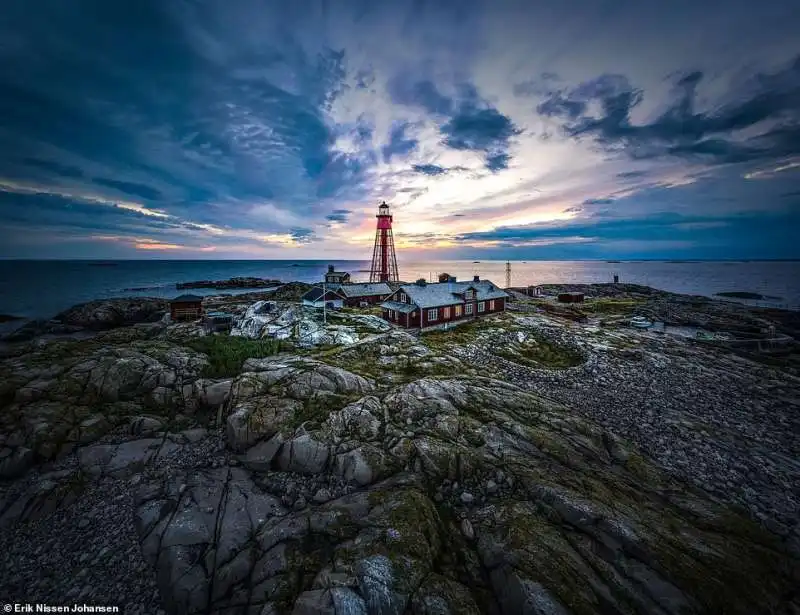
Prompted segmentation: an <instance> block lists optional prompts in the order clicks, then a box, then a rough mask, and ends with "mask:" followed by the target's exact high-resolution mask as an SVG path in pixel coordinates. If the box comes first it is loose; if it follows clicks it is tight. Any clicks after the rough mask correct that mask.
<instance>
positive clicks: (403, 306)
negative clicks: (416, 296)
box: [381, 301, 417, 312]
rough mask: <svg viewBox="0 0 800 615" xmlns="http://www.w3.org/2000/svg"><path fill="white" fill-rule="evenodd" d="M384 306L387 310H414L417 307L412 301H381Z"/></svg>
mask: <svg viewBox="0 0 800 615" xmlns="http://www.w3.org/2000/svg"><path fill="white" fill-rule="evenodd" d="M381 307H382V308H386V309H387V310H394V311H396V312H413V311H414V310H416V309H417V306H416V305H413V304H411V303H400V302H399V301H384V302H383V303H381Z"/></svg>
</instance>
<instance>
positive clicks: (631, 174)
mask: <svg viewBox="0 0 800 615" xmlns="http://www.w3.org/2000/svg"><path fill="white" fill-rule="evenodd" d="M646 176H647V171H622V172H621V173H617V177H618V178H619V179H637V178H639V177H646Z"/></svg>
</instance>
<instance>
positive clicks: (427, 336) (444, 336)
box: [420, 314, 519, 350]
mask: <svg viewBox="0 0 800 615" xmlns="http://www.w3.org/2000/svg"><path fill="white" fill-rule="evenodd" d="M518 328H519V327H518V326H517V325H516V324H515V323H514V318H513V317H509V316H507V315H505V314H502V315H497V316H485V317H481V318H478V319H476V320H473V321H472V322H467V323H464V324H460V325H458V326H455V327H453V328H452V329H448V330H447V331H441V330H436V331H428V332H423V333H422V335H421V336H420V340H421V341H422V342H423V343H424V344H425V345H426V346H428V348H431V349H433V350H447V349H449V348H450V347H452V346H463V345H466V344H469V343H471V342H474V341H475V340H476V339H477V338H478V337H479V335H480V334H481V332H484V331H487V330H490V329H506V330H511V329H518Z"/></svg>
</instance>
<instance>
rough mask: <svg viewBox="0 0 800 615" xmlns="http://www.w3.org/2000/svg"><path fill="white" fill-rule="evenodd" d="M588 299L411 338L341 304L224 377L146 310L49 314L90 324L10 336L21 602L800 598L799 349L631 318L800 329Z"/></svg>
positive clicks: (152, 606)
mask: <svg viewBox="0 0 800 615" xmlns="http://www.w3.org/2000/svg"><path fill="white" fill-rule="evenodd" d="M593 286H597V287H598V288H596V289H593V295H594V296H595V297H597V298H598V299H597V300H596V301H594V300H593V301H589V302H588V303H587V305H586V306H584V307H583V308H582V309H584V310H585V311H586V312H587V314H588V315H589V318H588V321H587V322H582V323H581V322H574V321H573V320H570V319H569V318H564V317H559V316H558V315H554V314H548V313H547V312H545V311H542V309H541V307H540V306H538V305H537V301H534V300H531V301H527V300H519V301H516V302H514V304H513V310H512V311H509V312H508V313H506V314H504V315H500V316H498V317H493V318H491V319H486V320H484V321H480V322H478V323H475V324H473V325H466V326H463V327H459V328H457V329H455V330H452V331H449V332H446V333H436V334H426V335H423V336H422V337H415V336H412V335H409V334H407V333H405V332H401V331H388V332H387V331H385V330H380V329H370V328H369V327H368V326H367V325H368V323H369V320H368V319H367V320H357V321H356V320H352V319H357V318H361V317H360V316H358V315H357V314H353V315H350V314H348V313H346V312H345V313H343V314H342V315H341V317H340V318H341V319H343V320H342V322H344V323H349V322H351V321H352V322H353V323H356V322H357V323H358V325H357V329H358V330H359V331H360V332H361V333H360V334H359V342H358V343H356V344H352V345H333V346H331V345H326V346H321V347H318V348H317V347H311V348H307V347H300V346H298V347H296V348H291V344H292V341H291V340H289V341H288V342H287V343H289V348H291V349H289V350H287V349H286V347H283V346H281V347H280V350H281V354H278V355H275V356H260V357H250V358H244V359H243V361H242V363H241V368H240V369H238V370H236V373H235V374H233V375H232V376H230V377H225V378H209V377H207V375H206V374H207V373H209V365H210V364H211V363H212V362H214V361H215V360H217V358H215V357H214V356H212V355H210V354H204V353H202V352H199V351H197V350H195V348H196V347H199V346H197V345H196V344H195V343H194V342H193V341H192V340H196V339H197V336H201V335H203V332H202V330H201V329H200V328H198V327H193V326H191V325H183V324H169V323H167V322H164V321H163V320H162V319H161V314H160V313H161V312H163V311H164V310H165V306H164V305H163V304H158V303H157V301H158V300H126V301H127V302H118V303H115V302H114V301H111V302H95V303H93V304H86V305H84V306H76V308H73V309H71V310H68V311H66V312H64V313H63V314H61V315H59V318H58V320H59V322H57V323H56V322H51V324H50V327H51V328H52V327H55V326H56V325H58V326H60V327H65V328H74V331H73V333H75V332H80V331H83V332H85V333H87V334H90V335H91V337H88V338H87V339H80V340H76V339H67V338H66V337H65V338H64V339H49V338H47V339H46V338H45V337H43V334H42V332H41V331H42V329H41V328H40V329H36V330H35V331H34V332H33V334H32V335H31V336H30V337H27V338H25V336H21V337H18V338H15V339H16V341H15V340H14V339H12V340H11V341H10V342H7V344H8V348H6V349H5V350H4V356H3V358H0V371H2V373H3V374H4V378H3V379H2V380H0V476H2V480H1V481H0V574H2V578H3V579H4V583H3V585H4V588H5V589H7V591H6V592H5V594H6V595H7V596H8V599H9V601H10V602H43V603H65V602H67V603H71V601H76V602H85V603H92V602H94V603H104V602H107V601H108V600H109V596H113V597H114V598H113V599H114V601H115V602H118V603H119V604H120V605H121V606H123V612H125V613H170V614H172V613H218V614H223V613H225V614H234V613H247V614H248V615H249V614H251V613H255V614H263V615H268V614H273V613H274V614H277V613H296V614H298V615H303V614H306V613H308V614H310V613H330V614H343V613H346V614H348V615H358V614H367V613H431V614H433V613H453V614H456V613H458V614H460V613H497V614H512V613H514V614H516V613H532V614H541V613H555V614H570V613H574V614H576V615H580V614H584V613H611V612H613V613H630V614H640V613H653V614H658V615H663V614H667V613H675V614H676V615H677V614H678V613H709V614H711V613H721V612H726V613H741V614H742V615H745V614H748V615H749V614H751V613H786V614H792V613H797V612H798V609H800V596H798V594H797V592H796V588H797V587H798V586H799V585H800V566H799V564H800V523H799V522H798V521H799V520H800V461H798V459H799V458H800V370H798V363H797V360H796V355H797V349H796V346H795V349H794V350H790V352H791V354H790V355H789V356H786V357H783V358H782V359H780V361H778V360H775V359H770V360H767V359H765V360H764V361H761V360H754V358H753V357H751V356H744V355H742V354H741V353H734V352H732V351H731V350H730V349H727V348H721V347H715V346H709V345H704V344H700V343H697V342H695V341H694V340H693V339H691V338H688V337H685V336H681V335H677V334H676V335H669V334H667V335H657V334H655V333H652V332H649V331H638V330H634V329H631V328H629V327H625V326H624V317H625V315H628V314H633V313H638V312H643V313H648V314H649V313H664V314H668V315H669V316H670V318H672V319H673V321H674V322H675V325H674V326H675V328H676V330H677V329H680V328H685V327H692V326H697V325H698V324H702V323H706V324H709V323H711V324H712V325H713V324H714V323H717V324H720V323H724V324H725V325H726V326H732V325H736V326H738V327H740V328H742V329H744V328H747V327H761V326H763V327H782V328H783V330H787V331H788V330H791V327H792V326H793V325H792V324H791V323H792V322H793V320H792V317H791V316H790V315H789V316H787V315H783V314H780V315H778V316H776V317H775V318H773V317H772V316H770V315H769V314H768V313H764V312H763V311H757V310H751V309H749V308H747V307H744V306H733V307H731V306H728V305H726V304H724V303H723V302H715V301H713V300H699V299H696V298H695V299H692V298H684V297H678V296H673V295H669V294H668V293H661V292H659V291H651V290H650V289H643V288H642V287H636V288H627V287H626V288H625V289H624V290H622V289H618V290H617V291H616V293H615V292H613V291H612V290H609V289H607V288H606V286H607V285H593ZM590 292H591V291H590ZM251 299H252V298H251ZM291 300H292V299H289V301H291ZM294 300H295V301H296V299H294ZM137 301H141V303H139V304H138V305H137V304H136V303H135V302H137ZM206 301H207V302H208V304H209V305H213V306H214V307H215V309H227V310H230V311H232V312H234V313H237V314H242V315H244V314H245V307H246V304H245V303H243V301H247V299H242V298H241V297H224V296H220V297H215V298H209V299H207V300H206ZM621 317H622V320H620V318H621ZM348 319H351V320H348ZM770 323H772V324H770ZM787 323H788V324H787ZM334 326H341V325H334ZM352 326H356V325H352ZM720 326H721V325H720ZM362 329H363V331H362ZM47 335H52V333H49V334H47ZM64 335H65V336H66V335H68V334H66V333H65V334H64ZM227 339H230V344H231V345H234V344H240V343H241V342H237V341H236V339H235V338H227ZM216 351H217V350H215V352H216Z"/></svg>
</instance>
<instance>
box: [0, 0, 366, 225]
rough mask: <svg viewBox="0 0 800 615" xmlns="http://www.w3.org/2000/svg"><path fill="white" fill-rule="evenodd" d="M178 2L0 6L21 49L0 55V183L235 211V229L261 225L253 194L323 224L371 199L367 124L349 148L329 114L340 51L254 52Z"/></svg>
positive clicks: (6, 30)
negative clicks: (272, 74) (339, 200)
mask: <svg viewBox="0 0 800 615" xmlns="http://www.w3.org/2000/svg"><path fill="white" fill-rule="evenodd" d="M177 8H178V7H177V6H167V3H160V2H154V1H152V0H143V1H142V2H139V3H137V4H136V9H135V10H127V9H126V8H125V7H123V6H122V5H119V6H118V5H116V4H114V3H111V4H109V3H89V4H88V5H86V6H84V7H83V8H82V9H81V10H80V11H77V10H74V9H72V8H68V7H67V6H66V5H64V4H63V3H58V2H46V3H44V4H43V6H42V7H41V12H42V14H37V15H34V14H33V13H31V11H30V10H29V9H26V8H25V7H24V6H23V4H22V3H21V2H13V1H12V2H10V4H9V5H8V6H4V11H5V13H4V21H3V24H2V25H0V37H2V38H4V40H7V41H8V40H13V41H15V42H18V45H7V46H6V47H4V48H2V49H1V50H0V136H2V139H3V141H4V147H3V148H2V151H0V167H2V169H3V173H2V176H1V177H0V179H4V180H7V181H11V182H14V181H19V182H22V181H27V182H30V181H35V182H36V184H37V185H43V186H48V185H58V183H59V182H58V180H59V178H69V179H71V180H80V179H82V178H84V177H85V178H87V179H86V180H85V185H84V186H83V189H82V192H85V193H93V194H105V195H112V196H113V195H115V194H117V193H122V194H125V195H128V198H129V199H133V200H136V201H138V202H141V203H143V204H144V205H151V206H153V207H158V208H163V209H165V210H167V211H168V212H169V213H180V214H181V215H183V214H186V213H187V211H189V210H190V211H191V214H192V215H193V216H194V217H207V216H208V214H209V213H211V212H213V208H216V207H218V206H219V204H220V203H227V205H226V208H225V209H226V212H225V213H226V214H228V215H229V216H230V221H231V223H232V224H233V225H234V226H240V227H247V226H249V225H251V224H252V222H251V221H249V220H247V219H246V218H245V216H244V215H243V214H245V213H246V210H247V208H246V207H244V206H242V205H238V203H245V202H246V201H248V200H250V201H257V200H260V199H271V200H277V201H279V202H281V203H282V204H283V205H284V206H286V207H287V208H289V209H290V210H296V211H303V213H304V215H307V216H308V217H309V218H310V219H315V218H316V219H318V220H321V221H322V220H324V219H325V215H326V214H327V213H329V212H330V211H331V209H330V207H331V205H327V204H326V199H329V198H335V197H341V196H349V197H353V198H357V197H358V196H359V195H360V194H362V192H363V186H362V183H363V177H364V173H365V172H366V171H367V170H368V169H369V168H370V167H371V166H373V165H374V164H375V163H376V160H375V157H374V155H373V154H371V152H370V151H369V150H370V149H371V145H370V144H369V140H370V138H371V127H370V126H369V125H366V124H363V123H359V124H358V125H356V126H355V127H354V128H353V131H354V141H355V142H356V143H358V144H359V147H361V148H362V149H361V150H360V151H358V152H354V153H353V152H347V153H345V152H340V151H337V150H336V149H335V147H334V142H335V137H336V135H337V134H338V133H337V132H335V130H336V129H335V128H333V127H331V126H330V125H329V124H328V123H327V122H326V121H325V119H324V117H323V114H324V112H325V110H326V109H327V108H329V106H330V104H331V102H332V101H333V100H335V98H336V96H338V95H339V94H340V92H341V91H342V85H341V82H342V79H343V76H344V71H343V63H344V52H343V51H341V50H323V51H321V52H320V53H318V54H316V55H314V54H309V53H306V52H304V51H303V50H302V48H301V47H300V46H298V45H297V44H295V43H294V42H293V41H292V40H291V39H290V38H286V39H285V40H283V41H282V42H281V44H283V45H286V49H285V50H283V51H282V52H277V51H276V50H275V49H274V48H270V47H269V45H263V46H261V47H260V48H258V49H248V48H247V45H246V43H245V42H243V41H240V40H238V39H237V37H236V35H235V32H230V31H226V30H225V29H224V28H223V26H222V25H220V23H218V20H215V16H214V15H213V14H211V13H206V14H203V13H202V11H198V12H197V13H196V14H192V15H189V16H185V15H183V14H180V15H179V14H178V13H176V12H175V11H174V10H173V9H176V10H177ZM16 32H25V33H26V34H25V37H24V38H20V37H18V36H15V33H16ZM201 32H205V33H206V34H207V35H208V34H209V33H213V35H214V37H215V42H216V43H220V44H222V45H224V49H225V50H226V52H225V54H220V55H219V56H218V57H213V58H212V57H210V56H207V55H203V54H199V53H198V50H197V47H196V46H195V45H193V44H192V43H191V40H192V37H193V36H195V35H197V34H198V33H201ZM220 48H222V47H220ZM23 67H24V68H23ZM266 67H275V68H278V69H280V70H283V71H284V72H291V73H292V74H293V79H294V81H293V83H292V87H291V88H290V87H286V86H285V85H283V83H285V80H284V81H281V80H272V79H265V78H264V73H263V72H261V73H259V71H260V70H263V69H264V68H266ZM45 152H47V153H45ZM59 153H60V154H59ZM62 156H63V157H62ZM265 160H269V164H265ZM34 169H35V175H34V173H33V170H34ZM88 178H92V179H88ZM237 214H238V215H237ZM262 224H267V228H265V229H263V230H270V229H271V228H272V225H273V223H272V222H271V221H262ZM272 230H276V231H279V230H281V229H279V228H273V229H272Z"/></svg>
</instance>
